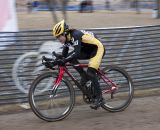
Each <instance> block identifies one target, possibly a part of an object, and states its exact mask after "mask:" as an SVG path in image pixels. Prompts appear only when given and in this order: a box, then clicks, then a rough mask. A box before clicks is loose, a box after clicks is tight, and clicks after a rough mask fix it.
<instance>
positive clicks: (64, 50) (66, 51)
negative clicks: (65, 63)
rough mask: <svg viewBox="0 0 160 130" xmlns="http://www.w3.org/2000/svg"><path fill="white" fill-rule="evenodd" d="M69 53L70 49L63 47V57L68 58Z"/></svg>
mask: <svg viewBox="0 0 160 130" xmlns="http://www.w3.org/2000/svg"><path fill="white" fill-rule="evenodd" d="M68 51H69V47H68V46H67V45H65V46H64V47H63V51H62V56H63V57H67V55H68Z"/></svg>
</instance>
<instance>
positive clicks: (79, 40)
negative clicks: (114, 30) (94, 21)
mask: <svg viewBox="0 0 160 130" xmlns="http://www.w3.org/2000/svg"><path fill="white" fill-rule="evenodd" d="M53 36H54V37H56V38H57V39H58V40H59V42H60V43H62V44H63V46H64V48H63V51H62V56H64V57H65V58H64V59H60V60H58V64H61V65H63V64H65V63H66V62H70V63H73V64H78V63H79V62H78V59H89V63H88V69H87V73H86V72H85V71H84V70H83V69H82V68H81V67H75V69H76V70H77V71H78V72H79V73H80V76H81V86H84V85H85V83H86V82H87V81H88V79H90V80H91V81H92V84H93V86H94V90H95V100H94V103H93V104H91V106H90V107H91V108H93V109H97V108H98V107H100V105H101V104H102V102H103V98H102V92H101V89H100V84H99V82H98V77H97V69H98V68H99V66H100V64H101V61H102V58H103V56H104V54H105V49H104V46H103V44H102V43H101V42H100V41H99V40H98V39H97V38H96V37H95V35H94V34H93V33H92V32H87V31H84V30H76V29H70V28H69V26H68V25H67V24H66V23H65V22H64V20H62V21H60V22H59V23H57V24H56V25H55V26H54V27H53ZM70 46H72V47H73V48H74V50H73V51H72V52H70V53H68V51H69V47H70Z"/></svg>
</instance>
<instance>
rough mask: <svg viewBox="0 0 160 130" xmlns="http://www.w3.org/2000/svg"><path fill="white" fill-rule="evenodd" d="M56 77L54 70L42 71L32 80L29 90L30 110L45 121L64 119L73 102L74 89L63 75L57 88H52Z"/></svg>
mask: <svg viewBox="0 0 160 130" xmlns="http://www.w3.org/2000/svg"><path fill="white" fill-rule="evenodd" d="M56 77H57V73H54V72H46V73H43V74H41V75H39V76H38V77H37V78H36V79H35V80H34V81H33V83H32V85H31V87H30V90H29V103H30V106H31V109H32V111H33V112H34V113H35V114H36V115H37V116H38V117H39V118H41V119H43V120H45V121H58V120H62V119H64V118H65V117H67V116H68V115H69V113H70V112H71V111H72V109H73V106H74V103H75V93H74V89H73V87H72V85H71V83H70V82H69V81H68V80H67V79H66V78H65V77H63V79H62V81H61V83H60V85H59V86H58V87H57V89H54V88H53V86H54V81H55V79H56Z"/></svg>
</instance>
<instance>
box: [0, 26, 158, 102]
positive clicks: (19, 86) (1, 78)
mask: <svg viewBox="0 0 160 130" xmlns="http://www.w3.org/2000/svg"><path fill="white" fill-rule="evenodd" d="M87 30H89V31H92V32H94V33H95V34H96V35H97V36H98V37H99V38H100V40H101V41H102V43H103V44H104V45H105V48H106V55H105V56H104V59H103V62H102V66H106V65H109V64H111V65H112V64H116V65H118V66H121V67H123V68H124V69H126V70H127V72H128V73H129V74H130V75H131V77H132V79H133V82H134V86H135V89H148V88H156V87H159V84H160V25H156V26H145V27H128V28H104V29H102V28H99V29H87ZM58 45H59V44H58V43H57V41H56V40H55V39H53V37H52V34H51V31H50V30H37V31H21V32H3V33H2V32H1V33H0V61H1V64H0V104H11V103H22V102H27V101H28V94H27V93H28V89H29V87H30V84H31V82H32V81H33V79H34V78H35V77H36V76H37V74H39V73H41V72H42V71H43V70H44V67H43V66H42V65H41V56H42V55H44V54H45V55H50V54H47V53H51V52H52V51H53V50H58V49H57V47H58ZM82 62H86V61H82ZM71 71H72V70H71ZM72 73H73V74H74V73H75V72H74V71H72ZM75 75H76V73H75Z"/></svg>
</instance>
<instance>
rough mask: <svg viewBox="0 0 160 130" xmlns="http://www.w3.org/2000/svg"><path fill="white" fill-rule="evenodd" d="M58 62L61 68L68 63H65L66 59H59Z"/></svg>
mask: <svg viewBox="0 0 160 130" xmlns="http://www.w3.org/2000/svg"><path fill="white" fill-rule="evenodd" d="M56 62H57V64H58V65H60V66H64V65H65V63H66V62H65V59H58V60H57V61H56Z"/></svg>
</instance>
